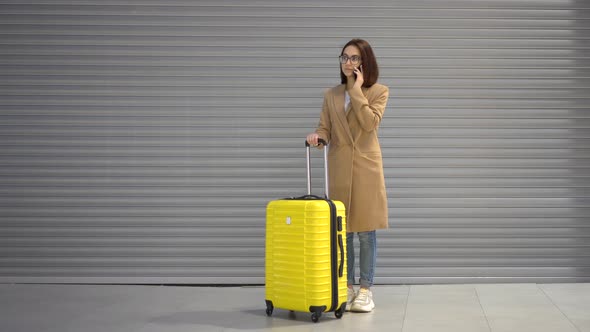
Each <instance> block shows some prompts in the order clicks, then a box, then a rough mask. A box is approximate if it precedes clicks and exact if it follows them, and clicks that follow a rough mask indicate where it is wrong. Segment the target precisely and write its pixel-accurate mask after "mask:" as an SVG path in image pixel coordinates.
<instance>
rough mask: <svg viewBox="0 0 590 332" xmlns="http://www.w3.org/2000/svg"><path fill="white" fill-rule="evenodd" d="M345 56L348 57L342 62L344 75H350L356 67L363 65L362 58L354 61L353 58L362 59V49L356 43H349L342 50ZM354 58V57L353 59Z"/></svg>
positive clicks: (341, 67) (341, 66)
mask: <svg viewBox="0 0 590 332" xmlns="http://www.w3.org/2000/svg"><path fill="white" fill-rule="evenodd" d="M342 55H343V56H347V57H348V61H346V63H341V64H340V69H341V70H342V72H343V73H344V76H346V77H350V76H352V75H353V73H354V69H355V68H358V67H360V66H361V63H362V60H358V62H355V63H353V61H352V59H361V51H360V50H359V49H358V47H356V46H354V45H348V46H347V47H346V48H345V49H344V51H343V52H342ZM351 58H352V59H351Z"/></svg>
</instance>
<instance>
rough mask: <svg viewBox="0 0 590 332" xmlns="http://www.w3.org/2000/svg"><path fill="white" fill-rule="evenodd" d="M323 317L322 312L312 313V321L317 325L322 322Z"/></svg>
mask: <svg viewBox="0 0 590 332" xmlns="http://www.w3.org/2000/svg"><path fill="white" fill-rule="evenodd" d="M321 316H322V313H321V312H312V313H311V321H312V322H314V323H317V322H318V321H319V320H320V317H321Z"/></svg>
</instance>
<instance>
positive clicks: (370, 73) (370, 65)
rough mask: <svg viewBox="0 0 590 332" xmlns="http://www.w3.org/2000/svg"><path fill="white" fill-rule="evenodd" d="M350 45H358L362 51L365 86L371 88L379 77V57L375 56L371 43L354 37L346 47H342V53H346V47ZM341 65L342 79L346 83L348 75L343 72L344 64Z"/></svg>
mask: <svg viewBox="0 0 590 332" xmlns="http://www.w3.org/2000/svg"><path fill="white" fill-rule="evenodd" d="M350 45H354V46H356V47H357V48H358V49H359V51H361V61H362V67H363V68H362V69H363V78H364V79H365V80H364V82H363V87H365V88H369V87H371V86H373V84H375V83H377V78H379V67H378V66H377V59H376V58H375V53H373V49H372V48H371V45H369V43H368V42H367V41H366V40H363V39H352V40H351V41H349V42H348V43H346V45H344V47H342V51H340V55H342V54H343V53H344V49H345V48H347V47H348V46H350ZM339 67H340V79H341V83H342V84H346V81H347V78H346V75H344V73H343V72H342V66H339Z"/></svg>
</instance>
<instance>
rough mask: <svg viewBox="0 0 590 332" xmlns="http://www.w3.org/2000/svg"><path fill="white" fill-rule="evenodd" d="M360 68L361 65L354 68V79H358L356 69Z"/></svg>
mask: <svg viewBox="0 0 590 332" xmlns="http://www.w3.org/2000/svg"><path fill="white" fill-rule="evenodd" d="M359 68H360V66H359V67H356V68H355V69H354V71H353V72H352V73H353V74H354V79H355V80H356V70H357V69H359ZM359 70H360V69H359Z"/></svg>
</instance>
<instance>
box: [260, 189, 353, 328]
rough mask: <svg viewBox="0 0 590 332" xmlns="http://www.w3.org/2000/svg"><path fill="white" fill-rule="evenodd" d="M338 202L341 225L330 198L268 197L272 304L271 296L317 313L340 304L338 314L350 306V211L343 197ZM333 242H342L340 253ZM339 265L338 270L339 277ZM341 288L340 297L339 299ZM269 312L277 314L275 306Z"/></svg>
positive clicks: (276, 301)
mask: <svg viewBox="0 0 590 332" xmlns="http://www.w3.org/2000/svg"><path fill="white" fill-rule="evenodd" d="M332 202H333V203H334V205H335V207H336V214H337V217H340V218H338V219H339V220H340V221H338V222H339V223H341V226H340V227H337V226H333V225H331V223H332V222H331V216H330V213H331V208H330V204H329V203H328V202H327V201H326V200H324V199H282V200H275V201H271V202H270V203H268V205H267V208H266V263H265V265H266V266H265V267H266V301H267V305H268V303H269V302H270V303H271V304H272V306H274V308H281V309H287V310H293V311H306V312H312V313H313V312H314V311H316V312H317V311H319V310H318V309H317V308H318V307H325V308H324V309H323V310H322V311H323V312H326V311H337V310H338V311H339V312H337V314H336V317H338V318H340V317H341V315H342V312H343V311H344V310H341V311H340V310H339V309H344V305H346V297H347V295H346V291H347V277H346V218H345V215H346V214H345V207H344V204H343V203H342V202H340V201H332ZM337 217H336V218H337ZM334 227H335V228H334ZM338 228H339V229H340V230H338ZM332 232H335V233H336V234H335V235H334V234H333V233H332ZM334 241H336V242H340V243H334ZM332 246H336V255H334V253H333V252H332V250H334V249H333V248H332ZM334 256H335V257H336V262H333V257H334ZM333 264H335V265H333ZM334 267H336V273H337V275H335V276H334V279H333V277H332V276H333V273H334ZM340 273H342V275H341V276H340ZM334 285H335V286H336V289H333V288H334V287H333V286H334ZM336 290H337V299H333V298H332V296H333V295H336V294H334V293H335V291H336ZM334 303H336V306H335V307H334ZM267 314H269V315H270V314H272V307H271V310H270V313H269V312H268V309H267ZM319 316H321V312H319ZM319 316H316V318H315V319H314V316H313V315H312V320H314V321H317V319H318V318H319Z"/></svg>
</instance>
